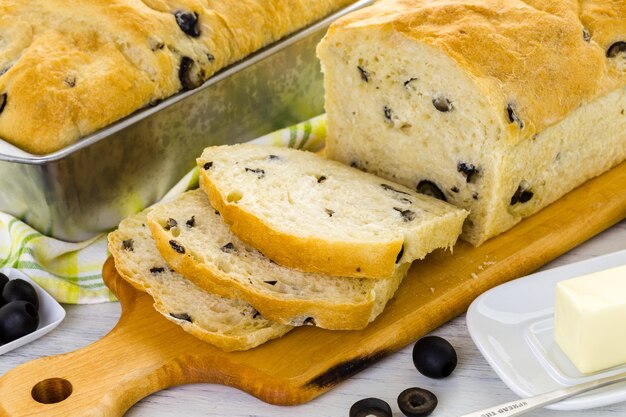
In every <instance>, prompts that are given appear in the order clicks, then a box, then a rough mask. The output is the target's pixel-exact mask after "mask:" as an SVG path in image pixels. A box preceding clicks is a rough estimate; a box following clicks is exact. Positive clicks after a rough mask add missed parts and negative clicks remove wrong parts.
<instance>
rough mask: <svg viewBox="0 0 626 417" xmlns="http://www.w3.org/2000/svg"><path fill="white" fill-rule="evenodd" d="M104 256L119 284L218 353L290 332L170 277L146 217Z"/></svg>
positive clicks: (127, 227) (127, 225) (128, 225)
mask: <svg viewBox="0 0 626 417" xmlns="http://www.w3.org/2000/svg"><path fill="white" fill-rule="evenodd" d="M109 251H110V252H111V254H112V255H113V258H114V259H115V267H116V269H117V271H118V272H119V274H120V275H121V276H122V278H124V279H125V280H126V281H128V282H129V283H130V284H131V285H132V286H133V287H135V288H137V289H138V290H140V291H144V292H147V293H148V294H150V296H151V297H152V298H153V299H154V307H155V309H156V310H157V311H158V312H159V313H161V314H162V315H163V316H164V317H165V318H167V319H168V320H170V321H172V322H174V323H176V324H177V325H179V326H181V327H182V328H183V330H185V331H186V332H188V333H191V334H192V335H194V336H196V337H197V338H199V339H201V340H203V341H205V342H208V343H210V344H212V345H215V346H217V347H218V348H220V349H222V350H225V351H228V352H229V351H235V350H247V349H251V348H253V347H256V346H258V345H260V344H262V343H265V342H267V341H268V340H271V339H275V338H277V337H280V336H282V335H284V334H285V333H287V332H288V331H289V330H291V329H292V327H291V326H285V325H282V324H278V323H275V322H272V321H269V320H267V319H265V318H264V317H262V316H261V314H259V313H258V312H257V311H256V310H255V309H254V308H253V307H252V306H251V305H250V304H248V303H246V302H245V301H242V300H236V299H230V298H223V297H219V296H216V295H214V294H211V293H208V292H206V291H203V290H201V289H200V288H199V287H197V286H196V285H194V284H193V283H192V282H191V281H189V280H187V279H185V278H184V277H183V276H182V275H180V274H178V273H176V272H174V271H173V270H172V269H171V268H170V266H169V265H168V264H167V263H166V262H165V260H164V259H163V258H162V257H161V255H159V252H158V250H157V248H156V246H155V243H154V239H153V238H152V235H151V234H150V229H149V228H148V226H147V218H146V213H145V212H142V213H139V214H137V215H134V216H131V217H129V218H127V219H125V220H123V221H122V222H121V223H120V226H119V228H118V229H117V230H116V231H115V232H113V233H111V234H109Z"/></svg>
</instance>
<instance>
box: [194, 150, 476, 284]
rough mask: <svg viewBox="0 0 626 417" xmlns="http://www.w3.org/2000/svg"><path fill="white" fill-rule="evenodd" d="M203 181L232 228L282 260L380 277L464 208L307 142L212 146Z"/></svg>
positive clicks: (435, 242)
mask: <svg viewBox="0 0 626 417" xmlns="http://www.w3.org/2000/svg"><path fill="white" fill-rule="evenodd" d="M198 165H199V167H200V184H201V187H202V189H203V190H204V191H205V192H206V193H207V195H208V197H209V200H210V202H211V204H212V205H213V206H214V207H215V208H216V209H217V210H218V211H219V212H220V213H221V215H222V216H223V218H224V220H225V221H226V223H228V224H229V225H230V227H231V229H232V231H233V232H234V233H235V234H236V235H237V236H239V237H240V238H241V240H243V241H244V242H246V243H248V244H250V245H251V246H253V247H255V248H257V249H258V250H259V251H260V252H262V253H263V254H265V255H266V256H267V257H269V258H270V259H272V260H274V261H276V262H278V263H279V264H281V265H284V266H287V267H290V268H295V269H299V270H302V271H308V272H318V273H325V274H332V275H340V276H344V277H364V278H385V277H390V276H391V275H392V274H394V271H395V269H396V265H398V264H400V263H406V262H412V261H414V260H416V259H422V258H423V257H424V256H426V254H428V253H429V252H431V251H433V250H434V249H436V248H444V247H452V245H454V243H455V242H456V239H457V237H458V236H459V234H460V233H461V227H462V224H463V221H464V219H465V217H466V216H467V212H466V211H464V210H461V209H457V208H455V207H453V206H451V205H448V204H446V203H443V202H441V201H438V200H436V199H434V198H432V197H428V196H425V195H423V194H419V193H417V192H415V191H413V190H410V189H409V188H406V187H403V186H401V185H398V184H394V183H392V182H389V181H387V180H383V179H380V178H378V177H376V176H374V175H371V174H367V173H364V172H361V171H359V170H357V169H354V168H351V167H348V166H346V165H343V164H341V163H338V162H335V161H330V160H328V159H325V158H323V157H321V156H318V155H315V154H313V153H310V152H304V151H298V150H294V149H287V148H278V147H272V146H259V145H250V144H244V145H234V146H216V147H210V148H207V149H205V150H204V152H203V154H202V156H201V157H200V158H199V159H198Z"/></svg>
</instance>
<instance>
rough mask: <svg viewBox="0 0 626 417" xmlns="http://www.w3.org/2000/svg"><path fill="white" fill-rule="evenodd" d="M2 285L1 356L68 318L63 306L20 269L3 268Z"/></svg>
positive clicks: (0, 302)
mask: <svg viewBox="0 0 626 417" xmlns="http://www.w3.org/2000/svg"><path fill="white" fill-rule="evenodd" d="M3 276H5V277H6V278H8V280H6V281H5V280H4V279H3V278H2V277H3ZM0 287H2V288H0V304H3V305H2V306H0V320H2V323H0V333H2V335H0V355H2V354H3V353H6V352H9V351H11V350H13V349H16V348H18V347H20V346H23V345H25V344H26V343H29V342H32V341H33V340H35V339H38V338H40V337H41V336H43V335H45V334H46V333H48V332H50V331H51V330H53V329H54V328H55V327H57V326H58V325H59V323H61V321H63V319H64V318H65V310H64V309H63V307H61V305H60V304H59V303H58V302H57V301H56V300H55V299H54V298H52V296H51V295H50V294H48V293H47V292H45V291H44V290H43V289H42V288H41V287H40V286H39V285H37V283H35V282H34V281H33V280H31V279H30V278H29V277H28V276H26V275H25V274H24V273H22V272H21V271H19V270H17V269H14V268H1V269H0ZM20 298H26V300H21V299H20ZM36 305H37V306H36Z"/></svg>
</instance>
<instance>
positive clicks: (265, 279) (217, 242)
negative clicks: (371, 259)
mask: <svg viewBox="0 0 626 417" xmlns="http://www.w3.org/2000/svg"><path fill="white" fill-rule="evenodd" d="M148 224H149V226H150V229H151V230H152V234H153V236H154V238H155V240H156V243H157V247H158V249H159V251H160V252H161V255H162V256H163V257H164V258H165V260H166V261H167V262H168V263H169V264H170V265H171V266H172V267H173V268H174V269H175V270H176V271H178V272H180V273H181V274H183V275H184V276H186V277H188V278H189V279H190V280H192V281H193V282H194V283H195V284H196V285H198V286H199V287H201V288H203V289H205V290H207V291H209V292H212V293H215V294H219V295H221V296H224V297H234V298H241V299H244V300H246V301H247V302H249V303H250V304H252V305H253V306H254V308H255V309H257V310H258V311H259V312H260V313H261V314H262V315H263V317H265V318H268V319H270V320H274V321H277V322H279V323H283V324H289V325H294V326H300V325H306V324H311V325H316V326H318V327H322V328H325V329H333V330H353V329H362V328H364V327H365V326H367V324H368V323H369V322H371V321H372V320H374V318H376V316H378V315H379V314H380V313H381V312H382V311H383V308H384V307H385V304H386V303H387V301H388V300H389V299H390V298H391V297H392V296H393V294H394V293H395V291H396V289H397V288H398V285H399V284H400V281H401V280H402V278H404V276H405V275H406V272H407V269H408V264H403V265H401V266H399V267H398V268H396V270H395V273H394V274H393V275H392V277H391V278H387V279H382V280H371V279H354V278H342V277H334V276H328V275H321V274H313V273H305V272H299V271H296V270H291V269H288V268H285V267H283V266H280V265H278V264H276V263H274V262H272V261H271V260H270V259H268V258H266V257H265V256H263V255H262V254H261V253H260V252H258V251H257V250H255V249H253V248H252V247H250V246H248V245H247V244H245V243H243V242H242V241H241V240H240V239H238V238H237V237H236V236H235V235H234V234H233V233H232V232H231V231H230V230H229V228H228V226H227V225H226V224H225V223H224V221H223V220H222V218H221V217H220V215H219V213H218V212H217V211H216V210H215V209H214V208H213V207H211V205H210V204H209V201H208V199H207V198H206V195H205V194H204V193H203V192H202V191H201V190H195V191H190V192H187V193H185V194H182V195H181V196H179V197H178V198H177V199H176V200H174V201H171V202H169V203H162V204H158V205H157V206H155V207H154V209H153V210H152V211H151V212H150V213H149V215H148Z"/></svg>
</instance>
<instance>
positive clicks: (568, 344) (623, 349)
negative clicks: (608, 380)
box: [554, 265, 626, 373]
mask: <svg viewBox="0 0 626 417" xmlns="http://www.w3.org/2000/svg"><path fill="white" fill-rule="evenodd" d="M554 339H555V341H556V343H557V344H558V345H559V347H560V348H561V349H562V350H563V352H565V354H566V355H567V357H568V358H569V359H570V360H571V361H572V363H573V364H574V365H575V366H576V368H578V370H579V371H580V372H582V373H591V372H596V371H599V370H602V369H606V368H610V367H612V366H616V365H621V364H623V363H626V265H624V266H621V267H618V268H613V269H608V270H606V271H601V272H595V273H593V274H589V275H585V276H582V277H578V278H573V279H568V280H565V281H561V282H559V283H558V284H557V286H556V303H555V308H554Z"/></svg>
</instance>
